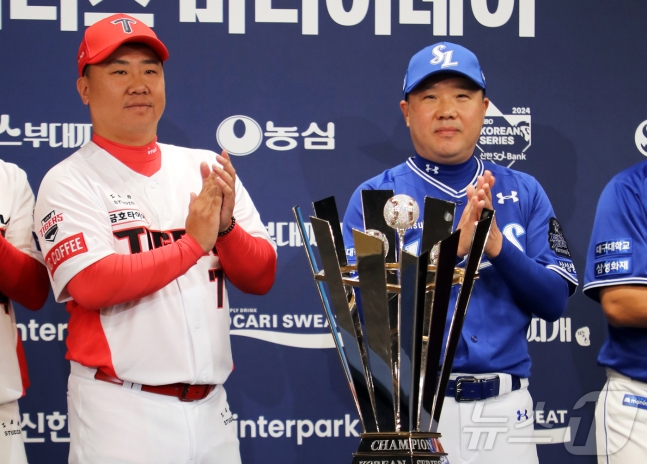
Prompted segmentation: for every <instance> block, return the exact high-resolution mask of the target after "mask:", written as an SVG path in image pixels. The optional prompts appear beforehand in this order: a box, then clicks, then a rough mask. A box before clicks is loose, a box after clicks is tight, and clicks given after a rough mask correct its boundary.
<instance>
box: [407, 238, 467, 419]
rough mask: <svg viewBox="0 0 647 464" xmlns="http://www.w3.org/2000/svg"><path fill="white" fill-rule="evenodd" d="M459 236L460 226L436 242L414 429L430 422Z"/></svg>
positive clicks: (426, 312) (425, 317)
mask: <svg viewBox="0 0 647 464" xmlns="http://www.w3.org/2000/svg"><path fill="white" fill-rule="evenodd" d="M459 239H460V230H457V231H456V232H454V233H453V234H452V235H450V236H449V237H447V238H446V239H445V240H442V241H441V242H440V248H439V252H438V262H437V264H436V273H435V274H434V278H433V279H434V280H433V283H434V291H433V297H432V300H431V303H430V304H429V305H428V306H426V307H425V315H424V320H425V321H428V323H427V324H426V326H427V332H425V333H424V338H426V340H427V342H426V343H424V349H425V350H426V351H425V353H424V356H422V358H423V361H424V363H421V364H420V366H419V370H418V371H417V373H419V378H420V385H419V389H418V394H419V396H418V401H417V406H418V409H417V410H416V418H417V420H418V424H417V428H416V429H417V430H429V427H430V425H431V414H430V411H431V407H432V404H433V398H434V395H435V394H436V387H437V383H438V370H439V368H440V357H441V353H442V347H443V336H444V332H445V322H446V320H447V312H448V309H449V301H450V299H451V293H452V282H453V278H454V264H456V251H457V250H458V242H459Z"/></svg>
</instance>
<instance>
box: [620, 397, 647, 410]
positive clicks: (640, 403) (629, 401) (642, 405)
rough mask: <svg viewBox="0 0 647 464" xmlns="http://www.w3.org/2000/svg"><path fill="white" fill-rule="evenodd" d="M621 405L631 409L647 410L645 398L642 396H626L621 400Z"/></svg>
mask: <svg viewBox="0 0 647 464" xmlns="http://www.w3.org/2000/svg"><path fill="white" fill-rule="evenodd" d="M622 405H623V406H629V407H632V408H639V409H647V398H645V397H644V396H635V395H629V394H626V395H625V397H624V398H623V399H622Z"/></svg>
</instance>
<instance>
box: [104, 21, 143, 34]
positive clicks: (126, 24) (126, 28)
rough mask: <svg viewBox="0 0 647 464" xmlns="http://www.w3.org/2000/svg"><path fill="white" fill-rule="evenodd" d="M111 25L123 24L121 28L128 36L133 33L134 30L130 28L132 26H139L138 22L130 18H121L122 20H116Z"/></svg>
mask: <svg viewBox="0 0 647 464" xmlns="http://www.w3.org/2000/svg"><path fill="white" fill-rule="evenodd" d="M110 24H115V25H117V24H121V27H122V28H123V29H124V32H125V33H126V34H131V33H132V32H133V28H132V27H130V25H131V24H137V21H135V20H134V19H130V18H120V19H115V20H114V21H110Z"/></svg>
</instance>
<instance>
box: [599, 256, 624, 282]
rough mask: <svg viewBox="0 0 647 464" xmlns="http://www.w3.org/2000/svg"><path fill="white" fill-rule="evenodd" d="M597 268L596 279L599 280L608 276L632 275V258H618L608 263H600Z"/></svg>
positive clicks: (607, 261)
mask: <svg viewBox="0 0 647 464" xmlns="http://www.w3.org/2000/svg"><path fill="white" fill-rule="evenodd" d="M594 266H595V274H594V275H595V278H596V279H599V278H602V277H606V276H608V275H615V274H630V273H631V258H618V259H609V260H606V261H598V262H596V263H595V264H594Z"/></svg>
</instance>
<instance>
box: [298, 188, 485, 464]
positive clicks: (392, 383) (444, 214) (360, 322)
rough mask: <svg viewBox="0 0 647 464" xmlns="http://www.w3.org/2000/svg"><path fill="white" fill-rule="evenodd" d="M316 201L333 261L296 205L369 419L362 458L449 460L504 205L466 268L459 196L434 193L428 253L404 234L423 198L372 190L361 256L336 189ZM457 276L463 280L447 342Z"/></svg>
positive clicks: (418, 462)
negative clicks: (460, 365) (471, 307)
mask: <svg viewBox="0 0 647 464" xmlns="http://www.w3.org/2000/svg"><path fill="white" fill-rule="evenodd" d="M313 208H314V212H315V216H311V217H310V221H311V224H312V230H313V232H314V236H315V239H316V242H317V247H318V248H319V257H320V260H321V266H322V267H323V269H319V266H318V264H317V261H316V258H315V255H314V252H313V249H312V247H311V246H310V241H309V239H308V236H307V235H306V231H305V224H304V222H303V217H302V215H301V210H300V208H299V207H298V206H295V207H294V208H293V212H294V215H295V217H296V221H297V225H298V228H299V231H300V233H301V238H302V239H303V240H302V241H303V244H304V248H305V250H306V255H307V257H308V261H309V263H310V268H311V270H312V274H313V277H314V280H315V283H316V285H317V289H318V291H319V296H320V297H321V302H322V304H323V308H324V312H325V313H326V317H327V318H328V323H329V325H330V330H331V332H332V336H333V339H334V341H335V345H336V348H337V352H338V353H339V358H340V361H341V364H342V368H343V369H344V373H345V375H346V380H347V381H348V385H349V387H350V391H351V394H352V396H353V400H354V402H355V406H356V407H357V412H358V414H359V418H360V422H361V424H362V427H363V433H362V434H361V442H360V445H359V449H358V450H357V452H356V453H354V458H353V461H352V463H353V464H363V463H372V462H383V461H388V462H397V463H398V464H400V463H401V464H405V463H406V464H440V463H447V462H448V458H447V453H445V452H444V450H443V447H442V445H441V444H440V441H439V439H440V434H439V433H438V421H439V419H440V413H441V410H442V406H443V401H444V399H445V392H446V390H447V384H448V381H449V375H450V373H451V367H452V363H453V360H454V356H455V354H456V349H457V347H458V342H459V339H460V333H461V329H462V327H463V321H464V319H465V314H466V312H467V306H468V303H469V299H470V295H471V293H472V289H473V288H474V281H475V279H476V278H477V271H478V268H479V264H480V261H481V255H482V254H483V250H484V248H485V243H486V241H487V237H488V233H489V230H490V225H491V223H492V218H493V215H494V212H493V211H491V210H484V212H483V214H482V217H481V220H480V221H479V222H478V224H477V226H476V228H475V231H474V235H473V237H472V245H471V249H470V251H469V255H468V257H467V261H466V264H465V267H464V268H463V267H455V264H456V253H457V249H458V241H459V237H460V231H456V232H453V233H452V226H453V223H454V216H455V209H456V205H455V204H454V203H451V202H447V201H443V200H438V199H434V198H429V197H426V198H425V204H424V219H423V233H422V241H421V248H420V249H421V253H420V254H419V255H418V256H415V255H413V254H411V253H408V252H407V251H405V250H404V249H403V248H404V247H403V244H404V241H403V240H404V233H405V231H406V229H407V228H408V227H411V226H412V225H413V224H414V223H415V222H416V221H417V220H418V215H419V206H418V205H417V204H416V202H415V201H414V200H413V199H412V198H410V197H407V196H406V195H397V196H394V195H393V191H390V190H364V191H362V208H363V213H364V231H359V230H353V239H354V242H355V253H356V257H357V263H356V264H353V265H349V264H348V260H347V257H346V248H345V246H344V241H343V237H342V232H341V226H340V223H339V216H338V213H337V206H336V204H335V199H334V197H329V198H326V199H323V200H320V201H317V202H314V203H313ZM396 232H397V240H396ZM324 282H325V283H326V285H327V289H328V291H327V292H326V289H325V286H324ZM454 285H458V286H460V290H459V293H458V298H457V300H456V306H455V308H454V310H453V314H452V316H451V325H450V330H449V334H448V337H447V342H446V344H445V346H444V350H443V335H444V328H445V321H446V320H447V317H448V309H449V303H450V295H451V290H452V286H454ZM360 311H361V313H362V317H360Z"/></svg>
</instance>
